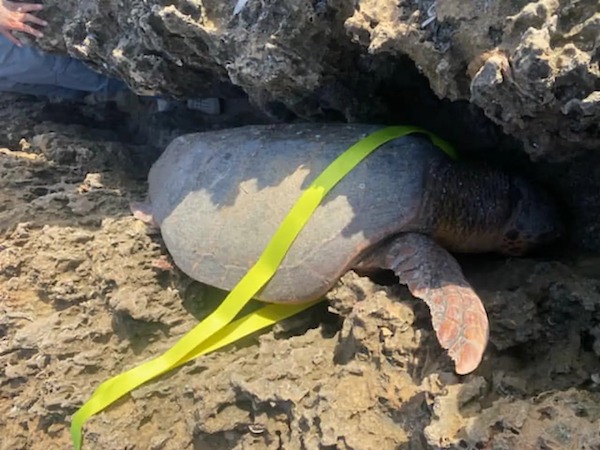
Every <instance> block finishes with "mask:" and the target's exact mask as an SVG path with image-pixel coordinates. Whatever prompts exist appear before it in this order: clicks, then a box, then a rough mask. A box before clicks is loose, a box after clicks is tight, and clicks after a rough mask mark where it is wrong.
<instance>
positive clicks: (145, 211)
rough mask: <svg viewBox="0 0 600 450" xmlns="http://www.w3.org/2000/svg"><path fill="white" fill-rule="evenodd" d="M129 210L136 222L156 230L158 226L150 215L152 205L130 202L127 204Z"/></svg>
mask: <svg viewBox="0 0 600 450" xmlns="http://www.w3.org/2000/svg"><path fill="white" fill-rule="evenodd" d="M129 210H130V211H131V213H132V214H133V217H135V218H136V219H138V220H141V221H142V222H144V223H145V224H146V225H149V226H151V227H154V228H158V224H157V223H156V221H155V220H154V216H153V215H152V205H151V204H150V203H148V202H131V203H129Z"/></svg>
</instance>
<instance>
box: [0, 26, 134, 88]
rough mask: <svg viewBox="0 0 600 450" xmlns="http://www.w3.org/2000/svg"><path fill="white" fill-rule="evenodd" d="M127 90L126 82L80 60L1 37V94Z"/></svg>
mask: <svg viewBox="0 0 600 450" xmlns="http://www.w3.org/2000/svg"><path fill="white" fill-rule="evenodd" d="M126 89H128V88H127V85H126V84H125V83H123V82H122V81H120V80H117V79H114V78H109V77H106V76H104V75H102V74H99V73H97V72H94V71H93V70H92V69H90V68H89V67H87V66H86V65H85V64H83V63H82V62H81V61H79V60H76V59H74V58H70V57H68V56H62V55H53V54H49V53H44V52H42V51H41V50H39V49H36V48H33V47H17V46H16V45H14V44H13V43H12V42H10V41H9V40H8V39H6V38H5V37H3V36H0V91H10V92H19V93H25V94H34V95H56V96H61V97H65V98H79V97H82V96H84V95H85V94H86V93H103V94H106V95H107V96H110V95H113V94H115V93H116V92H119V91H123V90H126Z"/></svg>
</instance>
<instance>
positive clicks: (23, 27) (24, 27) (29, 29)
mask: <svg viewBox="0 0 600 450" xmlns="http://www.w3.org/2000/svg"><path fill="white" fill-rule="evenodd" d="M15 30H17V31H22V32H23V33H29V34H31V35H33V36H35V37H38V38H41V37H42V36H44V33H42V32H41V31H39V30H36V29H35V28H33V27H30V26H29V25H26V24H24V23H21V24H20V25H19V27H18V28H15Z"/></svg>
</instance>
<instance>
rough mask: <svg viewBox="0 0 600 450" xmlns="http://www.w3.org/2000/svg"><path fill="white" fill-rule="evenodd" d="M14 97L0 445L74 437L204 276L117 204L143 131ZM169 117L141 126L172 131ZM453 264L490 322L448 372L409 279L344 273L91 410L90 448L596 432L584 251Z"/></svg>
mask: <svg viewBox="0 0 600 450" xmlns="http://www.w3.org/2000/svg"><path fill="white" fill-rule="evenodd" d="M5 100H6V99H5ZM6 101H10V102H11V105H18V104H20V103H19V102H20V101H21V100H18V99H14V98H11V99H9V100H6ZM23 102H24V103H23V105H24V106H23V107H19V108H17V107H13V108H8V107H4V108H3V109H2V111H4V112H3V114H6V115H7V116H5V117H6V118H7V120H8V122H9V124H10V125H9V126H8V127H7V128H5V129H4V130H3V131H2V133H4V135H3V136H2V139H3V140H4V141H6V142H7V144H9V148H6V149H3V150H2V152H1V153H0V429H2V430H3V431H2V437H1V439H0V449H2V450H4V449H7V450H8V449H10V450H13V449H28V450H29V449H48V448H68V446H69V445H70V443H69V439H70V438H69V431H68V426H69V423H70V416H71V414H73V413H74V412H75V411H76V410H77V408H78V407H80V406H81V405H82V404H83V402H84V401H85V400H87V399H88V398H89V396H90V395H91V393H92V391H93V390H94V389H95V388H96V387H97V386H98V385H99V384H100V383H101V382H102V381H104V380H106V379H107V378H109V377H111V376H114V375H117V374H119V373H121V372H122V371H124V370H126V369H129V368H132V367H134V366H136V365H137V364H139V363H141V362H143V361H145V360H147V359H149V358H150V357H152V356H156V355H158V354H160V353H162V352H164V351H165V350H167V349H168V348H170V346H171V345H172V344H173V343H174V342H175V341H176V340H177V338H178V337H180V336H182V335H183V334H184V333H185V332H186V331H188V330H189V329H191V328H192V327H193V326H194V325H195V324H196V323H197V322H198V320H201V318H202V317H204V316H206V315H207V314H208V313H209V312H210V311H212V309H213V308H214V306H215V305H216V302H217V301H218V295H217V293H215V292H214V291H212V290H211V289H208V288H206V287H203V286H202V285H200V284H198V283H196V282H193V281H191V280H190V279H189V278H187V277H186V276H184V275H183V274H182V273H181V272H179V271H178V270H177V269H174V268H172V267H171V266H170V264H169V259H168V255H167V253H166V250H165V248H164V246H163V244H162V241H161V239H160V236H159V235H158V234H156V233H155V232H152V231H151V230H149V229H148V228H147V227H146V226H145V225H143V224H142V223H141V222H139V221H136V220H134V219H133V218H132V217H131V215H130V213H129V210H128V202H129V201H131V200H140V199H141V198H142V197H143V195H144V194H145V189H146V186H145V172H146V170H147V168H148V166H149V164H150V163H151V161H152V160H153V158H154V157H155V155H156V154H157V150H156V148H155V147H151V146H149V145H146V144H143V143H139V142H136V140H135V139H132V136H131V134H130V128H128V127H127V126H125V125H126V124H125V123H124V122H123V120H122V118H120V116H119V115H118V114H117V113H115V112H114V111H110V110H107V111H105V110H102V109H98V108H96V109H95V110H94V111H93V112H88V113H86V111H85V110H80V109H78V110H75V111H73V110H72V111H71V112H70V113H71V114H72V116H73V117H78V118H79V123H77V124H73V123H72V122H69V121H67V120H64V121H61V120H59V119H60V117H62V116H61V115H60V114H58V113H57V112H56V110H54V112H53V113H52V114H50V115H47V116H43V114H45V113H44V111H45V110H44V108H48V106H47V105H45V104H41V103H37V102H35V101H31V100H27V101H25V100H23ZM65 108H66V106H65ZM7 111H8V112H7ZM46 111H47V110H46ZM86 114H87V115H86ZM67 116H68V111H67V110H66V109H65V111H64V117H67ZM41 117H45V120H40V118H41ZM53 117H54V119H55V120H52V119H53ZM115 123H121V125H122V127H121V128H119V127H118V126H114V124H115ZM232 123H233V122H231V123H230V124H232ZM108 124H113V125H108ZM167 125H169V126H165V127H164V128H160V127H155V130H154V132H155V133H158V134H160V135H162V136H167V135H169V134H170V133H175V132H177V130H179V128H177V129H176V130H175V131H173V130H174V129H173V128H172V127H171V125H172V122H169V123H168V124H167ZM195 125H196V126H197V127H198V128H202V127H205V128H210V127H212V126H214V124H210V123H205V124H201V123H199V122H196V124H195ZM127 137H128V139H127ZM461 264H462V266H463V268H464V270H465V273H466V275H467V278H468V279H469V280H470V281H471V283H472V284H473V286H474V287H475V289H476V290H477V292H478V293H479V294H480V295H481V297H482V299H483V301H484V303H485V304H486V307H487V309H488V311H489V315H490V323H491V336H490V342H491V344H490V346H489V349H488V351H487V353H486V356H485V359H484V361H483V363H482V365H481V367H480V369H478V371H477V372H476V373H474V374H472V375H469V376H466V377H457V376H456V375H455V374H454V373H453V371H452V364H451V361H450V360H449V359H448V357H447V356H446V355H444V353H443V352H442V350H441V349H440V348H439V346H438V344H437V342H436V340H435V335H434V333H433V331H432V329H431V325H430V319H429V315H428V311H427V308H426V306H425V305H424V304H422V303H421V302H419V301H416V300H414V299H413V298H411V297H410V295H409V294H408V292H407V291H406V289H405V288H404V287H402V286H398V285H394V284H393V283H392V284H391V285H388V286H384V285H379V284H376V283H374V282H373V281H371V280H369V279H367V278H362V277H359V276H358V275H356V274H354V273H349V274H347V275H346V276H345V277H344V278H343V279H342V280H341V282H340V283H339V284H338V285H337V286H336V288H335V289H333V290H332V291H331V292H330V293H329V294H328V303H322V304H319V305H317V306H315V307H313V308H312V309H310V310H309V311H306V312H305V313H303V314H301V315H300V316H298V317H295V318H292V319H289V320H287V321H285V322H283V323H282V324H279V325H277V326H276V327H275V328H274V329H272V330H271V331H267V332H265V333H262V334H260V335H256V336H252V337H249V338H246V339H244V340H242V341H240V342H238V343H236V344H235V345H233V346H230V347H229V348H226V349H224V350H223V351H220V352H218V353H213V354H210V355H208V356H205V357H202V358H200V359H197V360H195V361H194V362H191V363H189V364H187V365H186V366H184V367H182V368H181V369H179V370H176V371H174V372H170V373H168V374H166V375H164V376H162V377H160V378H159V379H158V380H156V381H154V382H152V383H149V384H147V385H145V386H143V387H142V388H140V389H138V390H136V391H134V392H133V393H132V394H131V396H129V397H127V398H124V399H122V400H121V401H119V402H117V403H116V404H114V405H113V406H111V407H110V408H108V409H107V410H106V411H105V412H103V413H101V414H99V415H98V416H95V417H94V418H92V419H91V420H90V421H89V423H88V424H87V425H86V428H85V430H86V432H85V446H86V447H85V448H90V449H110V448H143V449H196V448H203V449H204V448H209V449H242V448H257V449H262V448H265V449H275V448H285V449H295V448H297V449H315V448H339V449H350V448H353V449H369V448H374V449H375V448H377V449H397V448H401V449H426V448H427V449H429V448H431V449H465V448H498V449H503V448H506V449H514V448H535V449H537V448H539V449H574V448H577V449H594V448H598V447H600V433H599V432H598V430H599V429H600V426H599V425H600V407H599V406H598V405H600V369H599V368H600V365H599V362H598V361H599V357H600V269H598V267H599V265H598V258H597V257H592V256H585V257H584V256H576V255H574V254H573V255H566V256H565V255H563V256H553V257H550V256H546V257H542V256H539V257H537V258H526V259H509V260H506V259H500V258H490V257H477V258H475V257H473V258H461Z"/></svg>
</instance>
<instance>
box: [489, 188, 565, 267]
mask: <svg viewBox="0 0 600 450" xmlns="http://www.w3.org/2000/svg"><path fill="white" fill-rule="evenodd" d="M509 196H510V204H511V205H512V212H513V213H512V216H511V217H510V219H509V221H508V223H507V224H506V227H505V228H504V233H503V237H502V243H501V246H500V252H501V253H504V254H506V255H515V256H517V255H522V254H523V253H525V252H527V251H528V250H531V249H533V248H535V247H538V246H540V245H543V244H547V243H550V242H552V241H554V240H555V239H557V238H558V237H559V236H560V235H561V234H562V232H563V225H562V222H561V220H560V218H559V216H558V210H557V206H556V204H555V203H554V201H553V200H552V198H551V197H550V196H549V195H548V194H547V193H546V192H544V191H543V190H542V189H540V188H539V187H537V186H534V185H533V184H531V183H529V182H527V181H525V180H524V179H522V178H519V177H515V178H513V179H512V180H511V184H510V189H509Z"/></svg>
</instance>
